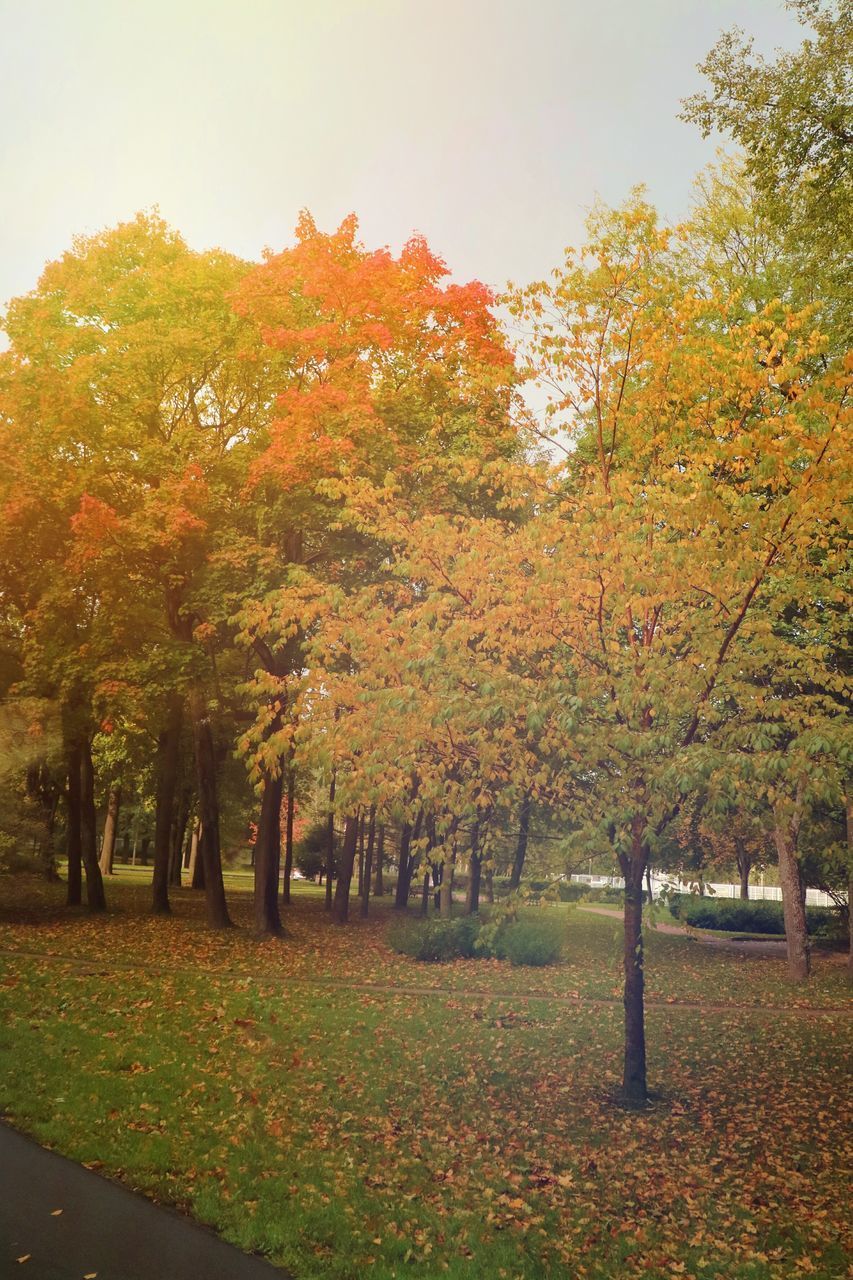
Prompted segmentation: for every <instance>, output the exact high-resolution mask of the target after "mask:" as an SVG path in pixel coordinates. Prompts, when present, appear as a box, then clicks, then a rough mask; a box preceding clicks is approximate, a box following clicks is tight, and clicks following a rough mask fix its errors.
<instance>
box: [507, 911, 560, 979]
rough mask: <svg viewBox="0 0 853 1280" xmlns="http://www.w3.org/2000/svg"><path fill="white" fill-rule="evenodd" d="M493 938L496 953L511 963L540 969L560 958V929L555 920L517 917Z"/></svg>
mask: <svg viewBox="0 0 853 1280" xmlns="http://www.w3.org/2000/svg"><path fill="white" fill-rule="evenodd" d="M495 941H496V943H497V944H498V946H496V947H495V954H498V953H500V954H501V955H503V956H506V958H507V960H509V962H510V964H516V965H518V964H529V965H534V966H535V967H536V968H542V967H543V966H544V965H548V964H556V963H557V961H558V960H559V959H560V953H561V951H562V949H563V928H562V925H561V924H560V923H559V922H558V921H556V920H518V921H516V923H515V924H511V925H508V926H507V928H506V929H505V930H501V932H500V934H499V935H498V938H496V940H495ZM498 947H499V952H498Z"/></svg>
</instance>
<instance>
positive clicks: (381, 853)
mask: <svg viewBox="0 0 853 1280" xmlns="http://www.w3.org/2000/svg"><path fill="white" fill-rule="evenodd" d="M384 863H385V824H384V822H383V823H380V824H379V833H378V835H377V838H376V875H375V876H374V878H373V896H374V898H384V897H385V881H384V880H383V879H382V869H383V866H384Z"/></svg>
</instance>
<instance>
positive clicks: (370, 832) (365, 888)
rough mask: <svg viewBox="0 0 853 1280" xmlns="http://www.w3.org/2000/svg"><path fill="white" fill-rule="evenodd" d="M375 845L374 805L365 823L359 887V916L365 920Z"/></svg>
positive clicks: (368, 905) (368, 903)
mask: <svg viewBox="0 0 853 1280" xmlns="http://www.w3.org/2000/svg"><path fill="white" fill-rule="evenodd" d="M375 843H376V805H375V804H372V805H371V806H370V818H369V820H368V823H367V850H366V851H365V855H364V878H363V881H362V886H361V914H362V916H364V917H365V918H366V916H367V913H368V910H369V908H370V877H371V875H372V873H373V846H374V844H375Z"/></svg>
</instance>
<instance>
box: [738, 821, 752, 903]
mask: <svg viewBox="0 0 853 1280" xmlns="http://www.w3.org/2000/svg"><path fill="white" fill-rule="evenodd" d="M735 857H736V858H737V870H738V876H739V878H740V896H741V899H742V900H743V901H744V902H748V901H749V873H750V871H751V870H752V859H751V858H750V856H749V851H748V849H747V847H746V841H745V840H741V839H740V838H739V837H736V838H735Z"/></svg>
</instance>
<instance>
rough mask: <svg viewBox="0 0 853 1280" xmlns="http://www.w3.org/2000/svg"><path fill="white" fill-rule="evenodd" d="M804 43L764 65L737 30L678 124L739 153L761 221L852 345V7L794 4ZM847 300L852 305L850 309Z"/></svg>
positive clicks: (704, 66)
mask: <svg viewBox="0 0 853 1280" xmlns="http://www.w3.org/2000/svg"><path fill="white" fill-rule="evenodd" d="M789 8H791V9H792V10H793V11H794V13H795V14H796V16H797V19H798V20H799V22H800V23H801V24H802V25H803V27H805V28H806V30H807V31H808V33H809V34H808V35H807V36H806V38H804V40H803V43H802V45H801V46H800V48H799V49H798V50H796V51H795V52H793V53H789V52H786V51H781V50H780V51H778V52H777V55H776V57H775V59H773V60H767V59H765V58H762V57H760V56H757V55H755V54H754V52H753V42H752V40H751V39H750V38H749V37H747V36H745V35H744V34H743V32H741V31H739V30H737V29H735V30H733V31H729V32H726V33H725V34H724V35H722V36H721V37H720V39H719V41H718V42H717V44H716V45H715V46H714V48H713V49H712V50H711V51H710V53H709V54H708V56H707V57H706V58H705V60H704V62H702V63H701V64H700V67H699V69H700V71H702V72H703V73H704V74H705V76H706V77H707V78H708V80H709V81H710V88H709V89H708V90H707V91H705V92H704V93H697V94H694V95H693V97H691V98H689V99H687V101H686V102H685V104H684V111H683V114H682V118H683V119H685V120H688V121H692V122H694V123H696V124H698V125H699V127H700V128H701V130H702V132H703V133H704V134H705V136H707V135H708V134H709V133H710V132H711V130H712V129H717V130H719V131H720V132H721V133H724V134H728V135H730V136H731V137H732V138H733V139H734V141H735V142H736V143H737V145H738V146H739V147H740V148H741V149H742V152H743V155H744V159H745V164H746V169H747V173H748V176H749V179H750V180H751V182H752V183H753V184H754V186H755V190H756V193H757V196H758V199H759V203H760V206H761V209H762V212H763V214H764V216H765V217H766V218H767V219H769V221H770V223H771V224H773V225H774V226H775V227H776V228H777V229H778V231H779V232H780V233H781V234H782V236H783V238H784V242H785V258H786V259H787V262H788V264H789V266H790V267H793V268H794V270H795V271H797V273H798V274H799V275H800V276H801V277H802V278H803V279H804V280H808V278H809V277H811V281H812V287H813V288H816V297H817V298H819V299H822V302H823V304H824V306H825V307H827V308H828V309H830V310H831V311H832V312H833V313H834V314H835V317H836V323H837V325H838V328H839V330H840V331H841V333H842V337H843V345H848V344H849V338H850V327H849V325H850V317H849V273H848V271H847V269H846V264H847V263H848V262H849V258H850V251H851V237H853V215H851V210H853V158H851V157H853V105H851V84H852V83H853V76H851V49H853V6H851V4H850V0H830V2H829V3H824V2H823V0H789ZM845 300H846V301H845Z"/></svg>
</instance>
